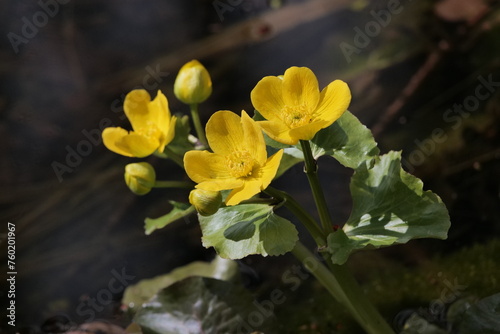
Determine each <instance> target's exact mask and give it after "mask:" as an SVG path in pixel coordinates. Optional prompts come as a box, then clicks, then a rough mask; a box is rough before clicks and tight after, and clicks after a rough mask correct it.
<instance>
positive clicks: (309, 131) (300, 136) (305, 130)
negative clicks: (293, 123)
mask: <svg viewBox="0 0 500 334" xmlns="http://www.w3.org/2000/svg"><path fill="white" fill-rule="evenodd" d="M332 123H333V122H329V121H325V120H317V121H315V122H312V123H309V124H306V125H303V126H300V127H298V128H295V129H292V130H290V133H289V134H290V137H292V138H294V139H296V140H297V141H298V140H311V139H313V137H314V136H315V135H316V133H317V132H318V131H319V130H321V129H323V128H326V127H328V126H329V125H331V124H332Z"/></svg>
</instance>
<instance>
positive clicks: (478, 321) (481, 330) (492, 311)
mask: <svg viewBox="0 0 500 334" xmlns="http://www.w3.org/2000/svg"><path fill="white" fill-rule="evenodd" d="M499 328H500V293H497V294H495V295H493V296H489V297H487V298H484V299H482V300H480V301H479V302H478V303H477V304H475V305H472V306H471V307H470V308H468V309H467V311H465V313H464V314H463V316H462V321H461V324H460V326H459V331H458V332H459V333H467V334H495V333H498V330H499Z"/></svg>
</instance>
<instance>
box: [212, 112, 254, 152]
mask: <svg viewBox="0 0 500 334" xmlns="http://www.w3.org/2000/svg"><path fill="white" fill-rule="evenodd" d="M206 132H207V139H208V143H209V145H210V147H211V148H212V150H213V151H214V152H215V153H217V154H221V155H229V154H231V153H232V152H234V151H241V150H243V149H245V137H244V133H243V127H242V125H241V118H240V116H238V115H236V114H235V113H233V112H232V111H229V110H221V111H217V112H216V113H215V114H213V115H212V116H211V117H210V119H209V120H208V122H207V126H206Z"/></svg>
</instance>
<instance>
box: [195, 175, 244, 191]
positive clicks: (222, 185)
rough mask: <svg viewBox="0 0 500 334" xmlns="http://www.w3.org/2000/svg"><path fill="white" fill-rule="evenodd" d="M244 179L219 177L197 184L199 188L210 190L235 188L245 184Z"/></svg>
mask: <svg viewBox="0 0 500 334" xmlns="http://www.w3.org/2000/svg"><path fill="white" fill-rule="evenodd" d="M243 183H244V182H243V180H240V179H235V178H229V179H217V180H215V179H214V180H210V181H205V182H201V183H199V184H198V185H196V188H197V189H203V190H210V191H221V190H229V189H235V188H239V187H242V186H243Z"/></svg>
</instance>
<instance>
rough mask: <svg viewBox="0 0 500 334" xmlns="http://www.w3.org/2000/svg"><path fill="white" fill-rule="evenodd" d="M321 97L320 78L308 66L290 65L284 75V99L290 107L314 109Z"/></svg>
mask: <svg viewBox="0 0 500 334" xmlns="http://www.w3.org/2000/svg"><path fill="white" fill-rule="evenodd" d="M319 99H320V93H319V85H318V79H316V76H315V75H314V73H313V71H311V70H310V69H309V68H307V67H295V66H294V67H290V68H289V69H287V70H286V71H285V75H284V76H283V101H284V102H285V105H287V106H288V107H295V106H305V107H306V109H307V110H310V111H313V110H314V109H316V107H317V106H318V102H319Z"/></svg>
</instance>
